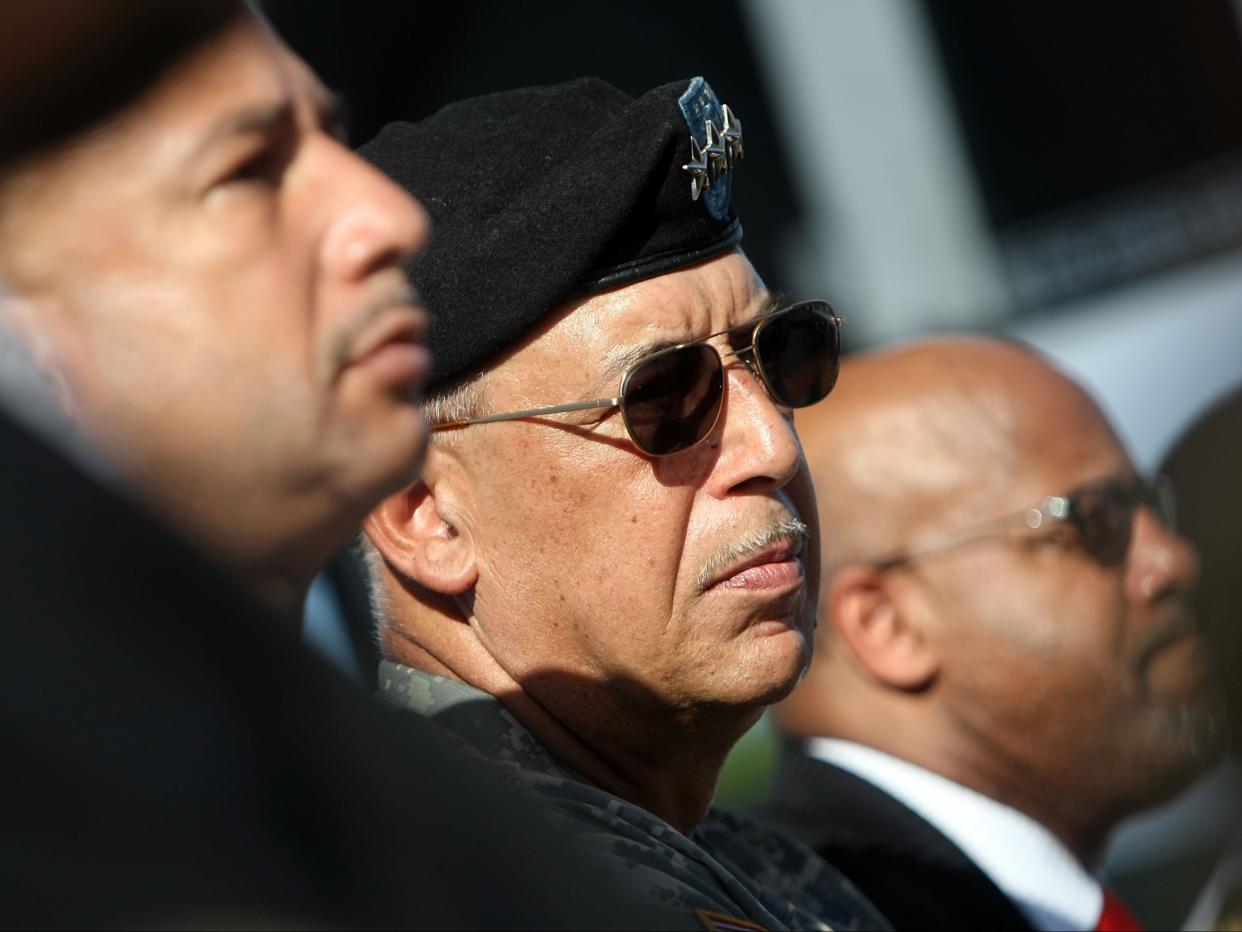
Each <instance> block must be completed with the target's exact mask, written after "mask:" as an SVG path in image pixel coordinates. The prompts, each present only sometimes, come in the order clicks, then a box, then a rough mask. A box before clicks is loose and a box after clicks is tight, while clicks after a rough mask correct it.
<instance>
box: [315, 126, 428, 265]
mask: <svg viewBox="0 0 1242 932" xmlns="http://www.w3.org/2000/svg"><path fill="white" fill-rule="evenodd" d="M340 156H341V165H340V167H339V169H338V171H339V175H338V183H337V185H336V186H335V193H334V194H333V195H332V196H334V197H338V198H340V199H341V209H340V212H339V214H338V215H337V216H336V217H335V218H334V219H333V221H332V223H331V227H330V228H329V230H328V232H327V235H326V236H325V237H324V239H323V247H322V248H323V256H322V259H323V264H324V267H325V268H327V269H329V270H330V271H331V272H332V273H334V274H335V275H336V276H338V277H339V278H340V279H343V280H346V281H357V280H360V279H364V278H366V277H367V276H368V275H370V274H371V273H372V272H374V271H376V270H377V269H379V268H382V267H384V266H387V265H392V264H400V263H402V262H405V261H407V260H409V259H411V258H413V257H414V256H415V255H416V254H417V253H418V252H419V251H420V250H421V249H422V248H423V246H424V245H426V243H427V237H428V235H429V233H430V229H431V225H430V221H429V219H428V217H427V212H426V211H425V210H424V209H423V207H422V205H421V204H419V203H418V202H417V201H416V200H414V198H412V197H410V195H408V194H406V193H405V192H404V191H403V190H401V188H399V187H398V186H397V185H395V184H394V183H393V182H391V181H390V180H389V179H388V178H386V177H385V176H384V175H382V174H381V173H380V172H379V171H377V170H376V169H375V168H373V167H372V166H370V165H368V164H367V163H366V162H365V161H363V160H362V159H360V158H359V157H358V156H356V155H354V154H353V153H352V152H349V151H348V150H342V151H341V153H340ZM346 179H348V183H346Z"/></svg>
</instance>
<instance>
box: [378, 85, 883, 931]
mask: <svg viewBox="0 0 1242 932" xmlns="http://www.w3.org/2000/svg"><path fill="white" fill-rule="evenodd" d="M363 152H364V154H365V155H366V156H367V157H368V158H370V159H371V160H372V161H374V162H375V163H376V164H377V165H378V166H379V167H381V168H383V169H384V170H385V171H387V172H388V173H390V174H391V175H392V176H393V177H394V178H395V179H396V180H397V181H398V182H400V183H401V184H402V185H403V186H404V187H406V188H407V190H409V191H411V192H412V193H414V194H415V195H416V196H417V197H418V198H419V199H420V200H422V201H423V203H424V204H426V205H427V207H428V210H429V211H430V213H431V215H432V217H433V220H434V223H435V225H436V235H435V238H434V240H433V242H432V244H431V246H430V247H429V248H428V250H426V251H425V252H424V253H423V254H422V255H420V257H419V258H418V259H417V260H416V261H415V262H414V264H413V267H412V278H413V281H414V283H415V285H416V286H417V287H418V289H419V290H420V292H421V294H422V295H423V296H424V297H425V299H426V300H427V301H428V304H429V306H431V307H433V308H435V322H434V324H433V326H432V331H431V334H432V335H431V344H432V346H433V349H434V352H435V358H436V363H435V368H434V370H433V371H434V374H433V383H432V388H431V393H430V395H429V414H430V417H431V420H432V423H433V426H434V428H435V431H436V432H435V434H434V435H433V441H432V444H431V448H430V451H429V454H428V459H427V462H426V467H425V471H424V474H423V477H422V480H421V481H420V482H418V483H417V484H415V485H414V486H412V487H411V488H409V489H407V490H406V491H404V492H401V493H399V494H397V495H395V496H392V497H391V498H389V499H388V500H387V501H386V502H385V503H384V504H383V505H382V506H381V507H380V508H379V509H377V510H376V511H375V512H374V513H373V514H372V515H371V517H370V518H369V519H368V521H367V523H366V525H365V529H366V532H367V535H368V537H369V541H370V543H364V545H363V547H364V550H365V551H366V552H367V555H368V556H369V558H370V563H371V566H372V570H373V573H374V576H375V582H376V599H375V602H376V607H377V616H378V623H379V628H380V639H381V644H382V648H383V651H384V653H385V654H386V656H387V658H388V659H387V660H386V661H385V663H384V664H383V667H382V669H381V677H380V679H381V686H382V690H383V691H384V693H385V695H386V696H387V697H388V698H389V699H390V700H391V701H393V702H394V703H396V704H398V705H400V706H404V707H407V708H410V709H413V710H415V711H417V712H420V713H423V714H424V715H429V716H432V717H433V718H435V719H436V720H437V721H438V722H440V723H441V724H443V725H444V726H445V727H447V728H448V729H449V730H451V731H454V732H456V733H457V734H458V735H460V736H461V737H462V738H463V739H464V740H465V741H466V742H467V743H468V744H470V745H472V746H473V747H474V748H475V749H476V750H477V751H478V752H479V753H481V754H482V755H484V756H485V757H489V758H492V759H494V760H496V761H499V762H502V763H503V764H504V765H505V766H506V767H507V768H508V769H509V771H510V772H511V775H512V778H513V779H514V781H515V782H516V783H517V784H519V785H521V786H523V787H524V788H525V789H526V790H528V791H530V792H532V793H534V794H535V795H536V796H537V797H538V798H539V799H540V800H541V801H542V802H543V804H544V805H545V807H546V808H547V810H548V811H549V812H551V813H552V815H553V818H554V821H555V822H556V823H557V824H560V825H562V826H564V827H565V829H566V831H567V832H569V833H570V834H571V835H573V836H574V837H575V838H576V839H577V841H578V842H579V844H580V846H581V848H582V849H583V850H584V851H585V852H588V853H589V855H590V856H592V857H595V858H599V859H602V860H603V861H604V862H605V863H606V864H607V865H608V866H609V868H610V870H611V871H612V872H613V873H614V874H615V875H616V876H618V877H620V878H622V879H624V880H626V881H628V882H629V883H630V884H631V885H632V886H633V887H634V888H635V889H637V890H638V891H639V896H640V898H641V900H642V904H641V905H643V906H645V907H647V908H648V909H650V910H651V913H652V917H653V919H652V921H653V922H656V923H660V924H669V923H672V922H677V921H681V922H684V921H685V920H686V919H692V920H694V921H697V922H699V923H700V924H701V925H702V926H704V927H706V928H709V929H714V928H732V929H743V928H744V929H750V928H756V927H763V928H787V927H797V928H807V927H817V926H819V925H820V924H823V923H826V924H828V925H831V926H832V927H834V928H856V927H860V926H867V927H876V926H882V925H883V924H884V923H883V919H882V918H881V917H880V916H879V915H878V914H877V913H876V912H875V911H874V910H873V909H872V908H871V907H870V905H869V904H868V903H867V902H866V901H865V900H863V899H862V898H861V897H860V896H859V895H858V894H857V893H856V892H855V891H854V890H853V889H852V888H851V887H850V886H849V885H848V883H846V882H844V881H842V879H841V878H840V876H839V875H838V874H837V873H836V872H835V871H834V870H833V869H832V868H831V867H829V866H828V865H827V864H826V863H824V862H823V861H822V860H820V859H819V858H818V857H817V856H816V855H814V854H813V853H812V852H810V851H809V850H808V849H805V848H803V847H801V846H800V845H798V844H797V843H795V842H793V841H791V840H788V839H786V838H785V837H784V836H781V835H778V834H776V833H774V832H771V831H769V830H766V829H764V828H762V827H760V826H759V825H757V824H755V823H752V822H749V821H746V820H743V819H739V818H734V817H731V816H728V815H725V814H723V813H719V812H716V811H714V810H712V809H711V801H712V796H713V793H714V791H715V788H716V782H717V779H718V777H719V774H720V770H721V767H722V765H723V763H724V760H725V757H726V755H727V754H728V752H729V750H730V748H731V747H732V746H733V744H734V743H735V742H736V741H737V739H738V738H739V737H740V736H741V735H742V734H743V733H744V732H745V731H746V730H747V729H748V728H749V727H750V726H751V725H753V724H754V723H755V721H756V720H757V719H758V718H759V716H760V715H761V713H762V711H763V709H764V708H765V707H766V706H767V705H769V704H770V703H772V702H775V701H776V700H778V699H780V698H781V697H783V696H784V695H786V694H787V693H788V692H789V691H790V690H791V689H792V688H793V687H794V685H795V684H796V683H797V682H798V680H799V678H800V677H801V676H802V675H803V673H804V672H805V670H806V668H807V664H808V663H809V661H810V656H811V637H810V635H811V628H812V616H813V612H812V608H813V604H814V593H815V589H816V583H817V567H818V556H817V552H818V546H817V539H816V534H815V533H814V531H812V530H811V529H809V528H808V526H807V525H806V524H805V523H804V519H805V518H807V517H809V516H813V515H814V514H815V505H814V496H813V492H812V489H811V486H810V483H809V481H808V478H807V471H806V467H805V463H804V461H803V458H802V452H801V448H800V446H799V443H798V438H797V434H796V433H795V431H794V426H793V414H792V409H793V408H795V407H802V406H805V405H809V404H812V403H814V402H816V401H819V400H820V399H822V398H823V397H824V396H825V395H827V394H828V392H829V391H830V390H831V388H832V385H833V383H834V381H835V377H836V368H837V363H838V357H839V350H840V344H839V331H838V328H839V324H840V321H839V320H838V319H837V318H836V317H835V315H834V314H833V313H832V312H831V310H830V309H829V308H828V306H827V305H826V304H824V303H823V302H817V301H812V302H802V303H799V304H796V305H792V306H790V305H787V304H786V302H785V301H783V300H782V299H781V298H780V297H778V296H777V295H774V294H772V293H771V292H769V291H768V290H767V289H766V288H765V287H764V285H763V283H762V282H761V281H760V280H759V277H758V276H757V274H756V273H755V271H754V269H753V268H752V267H751V265H750V263H749V262H748V261H747V259H746V257H745V256H744V255H743V254H742V253H741V251H740V250H739V248H738V243H739V241H740V239H741V235H742V230H741V225H740V223H739V221H738V219H737V217H736V216H735V215H734V213H733V211H732V207H731V203H730V187H731V184H732V182H733V180H734V177H735V176H736V174H737V173H738V172H739V171H740V170H742V169H741V163H742V158H743V155H744V151H743V137H742V125H741V122H740V120H739V118H738V115H737V114H735V113H733V112H732V111H731V110H730V109H729V108H728V107H725V106H722V105H721V104H720V102H719V101H718V100H717V99H716V97H715V95H714V94H713V93H712V91H711V89H710V88H709V87H708V86H707V84H706V83H705V82H704V81H703V79H702V78H695V79H694V80H691V81H681V82H676V83H672V84H667V85H664V86H662V87H659V88H656V89H655V90H653V91H651V92H649V93H647V94H645V95H643V96H641V97H639V98H637V99H632V98H630V97H629V96H628V95H626V94H624V93H622V92H620V91H618V90H616V89H615V88H612V87H610V86H608V85H607V84H604V83H603V82H600V81H597V80H591V79H584V80H579V81H573V82H570V83H568V84H564V85H560V86H556V87H540V88H528V89H525V90H518V91H514V92H510V93H502V94H496V95H492V96H488V97H482V98H478V99H474V100H468V101H465V102H462V103H458V104H455V105H452V106H450V107H447V108H445V109H444V110H442V111H441V112H439V113H438V114H436V115H434V116H432V117H430V118H429V119H427V120H424V121H423V122H421V123H418V124H413V125H411V124H407V123H397V124H392V125H390V126H388V127H386V128H385V129H384V130H383V131H382V132H381V134H380V135H379V136H378V137H377V138H376V139H375V140H374V141H372V142H371V143H369V144H368V145H367V146H366V147H364V149H363Z"/></svg>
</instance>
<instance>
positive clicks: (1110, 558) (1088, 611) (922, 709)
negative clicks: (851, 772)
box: [780, 340, 1221, 857]
mask: <svg viewBox="0 0 1242 932" xmlns="http://www.w3.org/2000/svg"><path fill="white" fill-rule="evenodd" d="M799 428H800V433H801V435H802V436H803V438H804V441H805V442H806V444H807V451H808V458H809V460H810V462H811V464H812V469H813V471H814V475H815V479H816V486H817V490H818V499H819V507H820V520H821V524H822V534H823V540H824V544H823V550H824V560H825V576H824V590H823V597H822V599H821V615H820V630H821V647H820V650H821V653H820V655H819V657H818V659H817V662H816V665H815V667H814V668H813V670H812V673H811V676H810V677H809V678H808V682H807V684H806V686H805V687H804V688H803V689H801V690H799V691H798V692H797V693H796V694H795V695H794V697H793V698H792V699H791V700H790V702H789V703H787V704H786V706H785V707H783V708H782V710H781V713H780V714H781V722H782V724H783V726H784V727H786V728H787V729H788V730H790V731H792V732H794V733H797V734H828V735H836V736H840V737H844V738H847V739H850V740H855V741H859V742H861V743H865V744H869V745H872V746H875V747H878V748H879V749H881V750H884V751H888V752H889V753H892V754H894V755H896V756H899V757H903V758H907V759H910V760H912V761H914V762H915V763H917V764H920V765H922V766H925V767H928V768H929V769H932V770H935V771H937V772H940V773H943V774H944V775H946V776H948V777H950V778H952V779H955V780H957V781H958V782H961V783H964V784H966V785H969V786H972V787H974V788H976V789H979V790H981V791H982V792H985V793H988V794H989V795H992V796H995V797H996V798H998V799H1001V800H1002V801H1004V802H1008V803H1010V804H1011V805H1014V806H1016V807H1017V808H1020V809H1023V810H1025V811H1027V812H1029V813H1030V814H1032V815H1034V816H1035V817H1036V818H1037V819H1040V820H1041V821H1044V822H1045V823H1046V824H1048V825H1049V826H1050V827H1051V828H1053V830H1054V831H1056V832H1057V833H1058V834H1060V835H1061V836H1062V837H1063V838H1064V839H1065V840H1066V841H1067V842H1069V843H1070V845H1071V847H1072V848H1074V850H1075V851H1076V852H1077V853H1079V855H1080V856H1084V857H1089V856H1090V855H1091V854H1093V853H1094V851H1093V849H1094V848H1095V847H1096V846H1098V844H1099V842H1100V841H1101V840H1102V835H1103V833H1105V832H1106V831H1107V829H1108V828H1109V827H1111V825H1112V824H1113V823H1114V822H1115V821H1116V820H1117V819H1118V818H1120V817H1121V816H1123V815H1125V814H1128V813H1129V812H1132V811H1134V810H1135V809H1138V808H1141V807H1143V806H1146V805H1149V804H1152V803H1154V802H1156V801H1158V800H1160V799H1162V798H1164V797H1165V796H1167V795H1169V794H1170V793H1171V792H1172V791H1174V790H1176V789H1177V788H1179V787H1181V786H1182V785H1183V784H1184V783H1186V782H1187V781H1188V780H1189V778H1190V777H1191V776H1192V775H1194V774H1195V773H1197V772H1198V771H1199V769H1200V768H1201V767H1202V766H1203V765H1204V763H1205V762H1207V761H1209V760H1211V759H1212V758H1213V756H1214V755H1215V754H1216V753H1217V752H1218V750H1219V744H1220V736H1221V728H1220V722H1219V716H1218V714H1217V713H1218V700H1217V693H1216V691H1215V689H1214V687H1213V686H1212V684H1211V683H1210V681H1209V679H1208V678H1207V677H1206V676H1205V669H1206V667H1205V663H1204V657H1203V655H1202V646H1201V643H1200V640H1199V636H1198V633H1197V629H1196V626H1195V622H1194V618H1193V616H1192V614H1191V612H1190V609H1189V605H1188V601H1187V595H1188V592H1189V590H1190V588H1191V587H1192V586H1193V585H1194V582H1195V579H1196V575H1197V572H1198V567H1197V562H1196V558H1195V555H1194V553H1193V551H1192V550H1191V548H1190V547H1189V545H1188V544H1187V543H1186V542H1185V541H1184V540H1183V539H1182V538H1180V537H1178V536H1177V535H1176V534H1175V533H1174V532H1173V531H1172V530H1171V529H1170V528H1169V527H1168V526H1167V525H1166V524H1165V523H1163V522H1162V520H1161V518H1160V517H1159V515H1158V513H1157V512H1158V508H1157V500H1156V497H1155V495H1154V493H1149V491H1148V490H1146V488H1145V487H1144V486H1143V485H1142V484H1141V483H1138V482H1137V476H1136V473H1135V468H1134V466H1133V464H1132V463H1131V462H1130V459H1129V457H1128V455H1127V454H1126V452H1125V450H1124V449H1123V447H1122V446H1121V444H1120V443H1119V441H1118V440H1117V438H1116V436H1115V434H1114V433H1113V431H1112V429H1111V428H1110V426H1109V424H1108V422H1107V421H1106V419H1105V418H1104V416H1103V415H1102V414H1101V412H1100V411H1099V409H1098V408H1097V407H1096V405H1095V404H1094V403H1093V402H1092V401H1091V399H1090V398H1088V397H1087V395H1086V394H1085V393H1084V392H1083V391H1082V390H1081V389H1080V388H1079V387H1078V386H1076V385H1075V384H1074V383H1072V382H1071V381H1069V380H1068V379H1066V378H1065V377H1064V376H1062V375H1061V374H1060V373H1058V372H1056V371H1055V370H1053V369H1052V368H1051V367H1050V366H1048V365H1047V364H1046V363H1044V362H1043V361H1041V360H1040V359H1038V358H1037V357H1036V356H1034V355H1033V354H1032V353H1030V352H1027V351H1025V350H1023V349H1020V348H1018V347H1014V346H1010V345H1006V344H1002V343H998V342H993V341H987V340H944V341H936V342H929V343H924V344H919V345H915V346H913V347H909V348H905V349H898V350H892V351H885V352H878V353H873V354H870V355H866V356H862V357H859V358H856V359H853V360H851V361H850V362H848V363H847V364H846V366H845V367H843V372H842V384H841V387H840V389H839V390H838V392H837V393H836V394H835V395H834V397H833V399H832V403H831V404H828V405H824V406H822V407H821V408H820V409H817V410H816V411H815V412H814V413H812V414H809V415H808V416H807V417H806V419H805V420H803V421H801V422H800V424H799Z"/></svg>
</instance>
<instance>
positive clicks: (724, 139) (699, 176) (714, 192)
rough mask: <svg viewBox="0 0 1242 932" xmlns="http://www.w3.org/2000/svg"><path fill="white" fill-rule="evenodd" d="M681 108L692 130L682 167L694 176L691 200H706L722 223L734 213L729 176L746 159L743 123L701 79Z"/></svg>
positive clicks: (692, 85)
mask: <svg viewBox="0 0 1242 932" xmlns="http://www.w3.org/2000/svg"><path fill="white" fill-rule="evenodd" d="M677 105H678V106H679V107H680V108H681V113H682V117H683V118H684V119H685V121H686V127H687V128H688V129H689V130H690V161H689V162H687V163H686V164H684V165H682V166H681V168H682V171H684V172H686V173H687V174H689V176H690V199H691V200H692V201H697V200H698V199H699V198H700V197H702V198H703V206H704V207H706V208H707V212H708V213H709V214H710V215H711V216H713V217H715V218H716V219H717V220H721V219H723V218H724V217H725V216H727V215H728V213H729V211H730V210H731V202H732V193H733V184H732V182H733V179H732V177H731V176H730V174H729V173H730V172H731V171H732V170H733V168H734V167H735V166H736V165H737V163H738V162H739V161H741V159H742V154H743V150H742V121H741V120H739V119H738V118H737V116H736V115H735V114H734V113H733V111H732V110H730V109H729V107H728V106H727V105H725V104H721V103H720V101H719V99H717V97H716V94H715V92H714V91H712V89H711V86H710V85H709V84H708V83H707V82H706V81H704V80H703V79H702V78H701V77H700V78H695V79H694V80H693V81H691V82H690V86H689V87H688V88H686V92H685V93H684V94H682V95H681V97H680V98H679V99H678V101H677Z"/></svg>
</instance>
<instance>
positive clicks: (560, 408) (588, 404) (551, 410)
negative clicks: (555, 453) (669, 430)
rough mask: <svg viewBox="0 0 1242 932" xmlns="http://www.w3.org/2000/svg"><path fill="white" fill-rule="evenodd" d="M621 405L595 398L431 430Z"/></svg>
mask: <svg viewBox="0 0 1242 932" xmlns="http://www.w3.org/2000/svg"><path fill="white" fill-rule="evenodd" d="M619 404H621V399H620V398H595V399H593V400H591V401H576V402H573V403H571V404H565V405H548V406H546V407H542V408H528V409H526V410H525V411H508V412H506V413H504V414H487V415H484V416H483V417H471V418H463V419H461V420H457V421H441V422H440V423H438V424H432V425H431V429H432V430H448V429H449V428H453V427H467V426H469V425H470V424H494V423H496V422H497V421H520V420H521V419H522V418H526V417H535V416H536V415H540V414H564V413H566V412H568V411H589V410H591V409H592V408H615V407H617V405H619Z"/></svg>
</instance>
